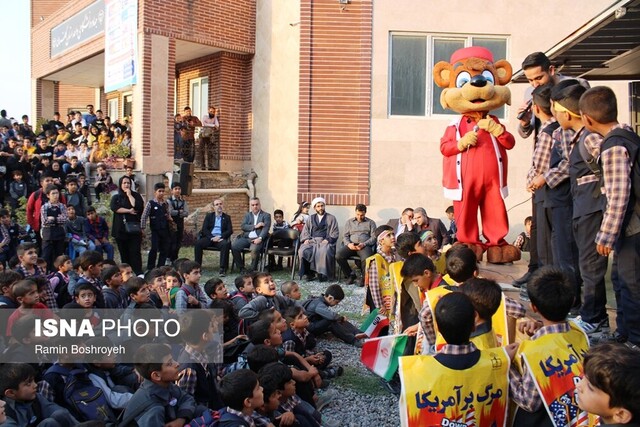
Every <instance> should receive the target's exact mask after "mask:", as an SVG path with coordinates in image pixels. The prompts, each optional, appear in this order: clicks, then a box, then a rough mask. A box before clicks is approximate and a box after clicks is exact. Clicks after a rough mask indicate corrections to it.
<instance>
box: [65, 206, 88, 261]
mask: <svg viewBox="0 0 640 427" xmlns="http://www.w3.org/2000/svg"><path fill="white" fill-rule="evenodd" d="M67 216H68V219H69V220H68V221H67V223H66V224H65V231H66V233H67V238H68V239H69V245H71V247H72V248H73V251H74V252H75V256H78V255H82V253H83V252H84V251H86V250H91V251H95V250H96V245H95V243H93V241H92V240H91V239H90V238H89V236H88V235H87V228H88V224H87V219H86V218H84V217H81V216H78V215H77V211H76V208H75V207H74V206H72V205H67Z"/></svg>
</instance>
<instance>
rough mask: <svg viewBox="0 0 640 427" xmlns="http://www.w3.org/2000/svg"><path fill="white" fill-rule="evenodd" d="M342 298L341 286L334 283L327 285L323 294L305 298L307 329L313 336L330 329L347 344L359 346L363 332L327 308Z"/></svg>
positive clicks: (363, 336)
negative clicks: (307, 318) (307, 319)
mask: <svg viewBox="0 0 640 427" xmlns="http://www.w3.org/2000/svg"><path fill="white" fill-rule="evenodd" d="M343 299H344V291H343V290H342V287H341V286H340V285H338V284H334V285H329V287H327V289H326V290H325V292H324V294H323V295H321V296H319V297H311V298H309V299H308V300H306V301H305V302H304V304H303V306H304V309H305V311H306V312H307V316H308V317H309V326H307V329H308V330H309V332H311V333H312V334H313V335H315V336H318V335H321V334H323V333H325V332H329V331H330V332H331V333H332V334H333V335H335V336H336V337H337V338H339V339H341V340H342V341H344V342H346V343H347V344H353V345H356V346H360V345H362V343H361V341H360V340H361V339H363V338H365V334H363V333H362V332H361V331H360V330H359V329H358V328H356V327H355V326H354V325H353V324H352V323H351V322H349V321H348V320H347V318H346V317H344V316H342V315H340V314H338V313H336V312H335V311H332V310H330V309H329V307H335V306H336V305H338V304H340V302H341V301H342V300H343Z"/></svg>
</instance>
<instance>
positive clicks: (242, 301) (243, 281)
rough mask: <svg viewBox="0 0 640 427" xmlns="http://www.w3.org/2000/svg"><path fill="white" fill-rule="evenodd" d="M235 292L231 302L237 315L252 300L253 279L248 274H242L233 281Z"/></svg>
mask: <svg viewBox="0 0 640 427" xmlns="http://www.w3.org/2000/svg"><path fill="white" fill-rule="evenodd" d="M233 283H234V285H235V286H236V289H237V290H236V292H234V293H233V295H231V302H232V303H233V306H234V307H235V310H236V313H239V312H240V310H241V309H242V307H244V306H245V305H247V303H248V302H249V301H251V299H252V298H253V291H254V289H253V279H252V278H251V275H250V274H243V275H242V276H238V277H236V279H235V280H234V282H233Z"/></svg>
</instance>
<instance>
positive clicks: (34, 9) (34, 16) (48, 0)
mask: <svg viewBox="0 0 640 427" xmlns="http://www.w3.org/2000/svg"><path fill="white" fill-rule="evenodd" d="M67 1H68V0H31V26H32V27H35V26H36V25H37V24H39V23H40V17H41V16H42V17H43V18H44V19H47V18H48V17H49V15H51V14H52V13H53V12H55V11H56V10H58V9H60V8H61V7H62V6H64V5H65V4H66V3H67Z"/></svg>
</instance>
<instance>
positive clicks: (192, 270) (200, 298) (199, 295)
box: [176, 261, 207, 314]
mask: <svg viewBox="0 0 640 427" xmlns="http://www.w3.org/2000/svg"><path fill="white" fill-rule="evenodd" d="M180 274H182V277H183V278H184V284H183V285H182V286H181V287H180V290H179V291H178V292H177V293H176V313H178V314H183V313H184V312H185V311H186V310H187V309H188V308H204V307H206V306H207V298H206V297H205V295H204V293H203V292H202V290H201V289H200V277H202V270H201V267H200V264H198V263H197V262H194V261H185V262H183V263H182V264H181V265H180Z"/></svg>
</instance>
